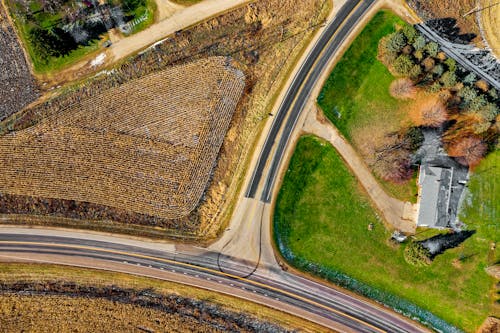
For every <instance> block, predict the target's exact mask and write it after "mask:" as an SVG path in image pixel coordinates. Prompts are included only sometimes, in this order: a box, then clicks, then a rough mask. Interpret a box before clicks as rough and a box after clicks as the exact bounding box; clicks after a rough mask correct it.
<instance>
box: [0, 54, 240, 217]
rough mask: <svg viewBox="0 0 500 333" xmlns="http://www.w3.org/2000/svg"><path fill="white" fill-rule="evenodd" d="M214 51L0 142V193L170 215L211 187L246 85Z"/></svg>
mask: <svg viewBox="0 0 500 333" xmlns="http://www.w3.org/2000/svg"><path fill="white" fill-rule="evenodd" d="M244 85H245V82H244V76H243V74H242V73H241V72H240V71H239V70H237V69H235V68H233V67H232V66H231V65H230V64H229V63H228V59H226V58H224V57H213V58H207V59H204V60H199V61H196V62H193V63H188V64H184V65H178V66H174V67H171V68H168V69H165V70H163V71H160V72H157V73H153V74H149V75H147V76H145V77H143V78H140V79H136V80H132V81H129V82H127V83H125V84H123V85H120V86H118V87H116V88H111V89H108V90H106V91H103V92H102V93H100V94H97V95H95V96H90V97H87V98H82V99H81V101H79V102H78V103H75V104H72V105H70V106H69V107H68V108H64V109H62V110H61V109H60V108H59V107H57V108H53V109H51V108H50V107H47V105H46V104H43V105H41V106H40V107H38V110H36V111H35V113H39V112H43V113H45V114H46V116H45V117H44V118H43V119H42V121H40V122H39V123H38V124H37V125H35V126H32V127H28V128H26V129H24V130H21V131H16V132H12V133H9V134H7V135H5V136H2V137H1V138H0V164H1V165H2V172H1V173H0V191H1V192H3V193H9V194H15V195H27V196H41V197H46V198H59V199H69V200H75V201H83V202H93V203H96V204H101V205H109V206H111V207H116V208H118V209H125V210H130V211H132V212H135V213H141V214H148V215H153V216H158V217H162V218H167V219H174V218H180V217H183V216H185V215H187V214H188V213H189V212H190V211H191V210H192V209H193V208H194V206H196V204H197V203H198V201H199V199H200V197H201V195H202V194H203V191H204V189H205V187H206V184H207V181H208V178H209V175H210V172H211V170H212V167H213V165H214V161H215V159H216V157H217V153H218V151H219V148H220V145H221V143H222V140H223V138H224V136H225V133H226V131H227V128H228V126H229V122H230V120H231V117H232V115H233V112H234V110H235V108H236V104H237V102H238V100H239V98H240V96H241V94H242V91H243V88H244Z"/></svg>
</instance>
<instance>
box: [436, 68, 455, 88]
mask: <svg viewBox="0 0 500 333" xmlns="http://www.w3.org/2000/svg"><path fill="white" fill-rule="evenodd" d="M439 81H441V83H442V84H443V86H444V87H445V88H451V87H453V86H454V85H455V84H457V76H456V75H455V72H452V71H447V72H444V73H443V75H441V78H440V79H439Z"/></svg>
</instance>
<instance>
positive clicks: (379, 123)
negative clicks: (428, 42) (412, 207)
mask: <svg viewBox="0 0 500 333" xmlns="http://www.w3.org/2000/svg"><path fill="white" fill-rule="evenodd" d="M402 24H404V22H403V21H402V20H401V19H400V18H398V17H397V16H395V15H394V14H392V13H391V12H388V11H381V12H379V13H377V14H376V15H375V17H374V18H373V19H372V20H371V21H370V22H369V23H368V25H367V26H366V27H365V28H364V29H363V31H362V32H361V33H360V35H359V36H358V37H357V38H356V39H355V40H354V42H353V43H352V45H351V46H350V47H349V49H348V50H347V51H346V53H345V54H344V56H343V57H342V59H341V60H340V61H339V62H338V64H337V65H336V66H335V68H334V70H333V71H332V73H331V74H330V76H329V77H328V80H327V81H326V83H325V85H324V86H323V89H322V91H321V93H320V95H319V97H318V104H319V106H320V107H321V109H322V110H323V112H324V113H325V115H326V116H327V117H328V119H330V121H332V122H333V124H335V126H336V127H337V128H338V129H339V130H340V132H341V133H342V134H343V135H344V136H345V137H346V138H347V139H348V140H349V141H351V142H352V143H353V144H354V146H355V147H356V149H357V150H358V152H359V153H360V154H361V155H362V156H363V157H364V159H365V160H366V161H368V160H369V159H370V158H371V156H369V153H368V152H366V151H365V149H364V147H365V146H366V143H367V142H370V141H373V140H377V139H378V138H381V137H382V136H383V135H385V133H389V132H391V131H396V130H398V129H399V128H401V124H402V123H403V122H406V121H407V114H406V112H404V111H403V109H404V106H405V104H406V103H405V102H402V101H398V100H396V99H395V98H393V97H392V96H391V95H390V94H389V85H390V83H391V82H392V81H393V80H394V77H393V76H392V75H391V73H389V71H388V70H387V68H386V67H385V66H384V65H383V64H382V63H381V62H379V61H378V60H377V49H378V41H379V40H380V38H382V37H383V36H385V35H387V34H389V33H391V32H393V31H394V30H395V26H396V25H402ZM381 184H382V185H383V186H384V188H385V189H386V191H387V192H388V193H389V194H390V195H392V196H394V197H395V198H398V199H400V200H404V201H410V202H415V201H416V196H415V194H416V185H415V181H414V179H412V180H410V181H408V182H407V183H405V184H393V183H389V182H385V181H381Z"/></svg>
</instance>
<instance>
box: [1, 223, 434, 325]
mask: <svg viewBox="0 0 500 333" xmlns="http://www.w3.org/2000/svg"><path fill="white" fill-rule="evenodd" d="M26 230H27V232H26ZM32 232H33V230H31V231H30V229H25V230H24V231H23V229H19V228H17V229H12V230H9V229H6V228H2V229H0V258H5V257H8V258H11V259H15V260H21V259H23V260H28V261H37V262H47V261H48V262H52V263H60V264H70V265H75V264H76V263H78V265H79V266H84V267H89V268H99V267H101V266H99V263H101V265H102V266H104V267H106V268H107V269H111V270H117V271H121V272H130V273H134V274H137V268H138V267H141V269H143V270H144V269H146V270H147V272H150V273H147V274H146V275H150V276H155V277H159V278H164V279H166V280H174V281H177V282H186V281H187V280H189V281H190V283H189V284H193V285H196V286H200V287H203V288H208V289H212V290H215V291H219V292H223V293H229V294H231V295H236V296H239V297H243V298H247V299H251V300H254V301H258V302H260V303H262V304H266V305H270V306H273V307H276V308H278V309H283V310H285V311H287V312H290V313H292V314H295V315H298V316H302V317H305V318H307V319H314V321H316V322H318V323H319V324H321V325H324V326H326V327H328V328H331V329H334V330H341V331H346V332H348V331H352V332H427V330H425V329H423V328H420V327H418V326H415V324H414V323H412V322H411V321H410V320H407V319H405V318H403V317H400V316H398V315H396V314H394V313H392V312H391V311H387V310H386V309H384V308H381V307H378V306H375V305H373V304H371V303H368V302H365V301H363V300H360V299H358V298H355V297H353V296H351V295H348V294H345V293H343V292H341V291H338V290H336V289H333V288H330V287H328V286H325V285H322V284H319V283H316V282H313V281H310V280H307V279H305V278H302V277H299V276H295V275H293V274H290V273H287V272H283V271H281V270H272V269H271V270H268V271H266V272H265V273H264V274H260V273H259V272H258V271H257V272H256V273H255V274H253V275H252V276H251V277H250V278H241V277H239V276H237V275H234V274H237V273H238V271H239V269H240V267H241V268H244V265H245V263H240V262H239V261H238V260H234V261H233V263H232V267H233V270H234V272H233V273H234V274H231V273H222V272H220V271H219V270H218V262H217V253H212V252H209V251H206V250H204V249H200V248H194V247H192V248H188V247H184V249H183V250H181V249H179V248H175V249H173V248H171V249H168V248H167V249H161V248H162V246H160V245H159V246H157V248H158V249H155V248H154V247H153V246H151V244H147V243H146V244H144V246H141V242H139V241H134V242H133V243H132V244H131V243H130V242H128V243H127V242H122V241H121V239H120V238H113V237H107V238H106V239H99V240H95V239H92V236H91V235H89V234H83V233H82V234H79V233H78V232H67V234H66V236H65V237H61V236H51V235H50V233H54V232H50V231H48V232H46V234H43V231H40V232H39V233H38V234H30V233H32ZM35 233H36V232H35ZM227 266H230V265H227ZM110 267H111V268H110ZM116 267H119V268H116ZM154 272H156V273H158V274H160V275H154ZM162 272H168V273H169V275H167V276H164V277H163V276H161V274H162ZM169 276H176V277H173V278H172V277H169ZM193 281H194V282H193Z"/></svg>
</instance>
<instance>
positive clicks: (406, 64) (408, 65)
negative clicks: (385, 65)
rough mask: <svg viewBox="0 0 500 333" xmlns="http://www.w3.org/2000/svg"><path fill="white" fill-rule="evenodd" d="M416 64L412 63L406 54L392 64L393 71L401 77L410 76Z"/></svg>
mask: <svg viewBox="0 0 500 333" xmlns="http://www.w3.org/2000/svg"><path fill="white" fill-rule="evenodd" d="M413 66H414V63H413V61H411V59H410V57H409V56H408V55H406V54H402V55H400V56H399V57H397V59H396V60H395V61H394V63H393V64H392V70H393V72H394V73H395V74H396V75H399V76H410V71H411V69H412V68H413Z"/></svg>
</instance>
